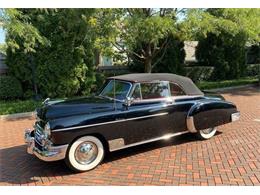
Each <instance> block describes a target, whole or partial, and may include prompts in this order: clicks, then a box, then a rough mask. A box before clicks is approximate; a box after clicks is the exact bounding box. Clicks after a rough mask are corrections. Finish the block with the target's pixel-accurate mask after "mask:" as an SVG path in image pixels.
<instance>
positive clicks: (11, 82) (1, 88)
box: [0, 76, 23, 100]
mask: <svg viewBox="0 0 260 195" xmlns="http://www.w3.org/2000/svg"><path fill="white" fill-rule="evenodd" d="M22 95H23V91H22V86H21V83H20V82H19V81H18V80H17V79H16V78H14V77H11V76H1V77H0V99H2V100H7V99H16V98H21V97H22Z"/></svg>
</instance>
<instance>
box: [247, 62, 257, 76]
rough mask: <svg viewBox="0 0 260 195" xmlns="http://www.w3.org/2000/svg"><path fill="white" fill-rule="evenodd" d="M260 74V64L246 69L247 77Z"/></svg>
mask: <svg viewBox="0 0 260 195" xmlns="http://www.w3.org/2000/svg"><path fill="white" fill-rule="evenodd" d="M258 74H260V64H250V65H247V68H246V76H249V77H250V76H251V77H252V76H257V75H258Z"/></svg>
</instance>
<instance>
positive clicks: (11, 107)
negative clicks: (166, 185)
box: [0, 78, 258, 115]
mask: <svg viewBox="0 0 260 195" xmlns="http://www.w3.org/2000/svg"><path fill="white" fill-rule="evenodd" d="M257 81H258V79H257V78H242V79H238V80H226V81H219V82H209V81H202V82H200V83H198V84H197V86H198V87H199V88H200V89H201V90H205V89H215V88H224V87H231V86H239V85H245V84H253V83H257ZM41 102H42V101H34V100H11V101H8V100H7V101H3V100H1V101H0V115H5V114H14V113H21V112H31V111H34V110H35V109H36V108H37V107H38V106H40V105H41Z"/></svg>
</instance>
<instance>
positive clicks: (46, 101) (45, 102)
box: [42, 98, 50, 105]
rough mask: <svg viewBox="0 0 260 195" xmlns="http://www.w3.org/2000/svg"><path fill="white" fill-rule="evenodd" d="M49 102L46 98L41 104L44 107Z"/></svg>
mask: <svg viewBox="0 0 260 195" xmlns="http://www.w3.org/2000/svg"><path fill="white" fill-rule="evenodd" d="M49 100H50V98H46V99H45V100H44V101H43V102H42V103H43V104H44V105H47V104H48V102H49Z"/></svg>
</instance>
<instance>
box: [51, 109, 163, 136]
mask: <svg viewBox="0 0 260 195" xmlns="http://www.w3.org/2000/svg"><path fill="white" fill-rule="evenodd" d="M167 114H168V112H162V113H158V114H151V115H147V116H141V117H134V118H129V119H122V120H116V121H109V122H104V123H95V124H91V125H83V126H77V127H69V128H63V129H56V130H53V131H52V132H59V131H67V130H71V129H80V128H84V127H95V126H100V125H106V124H112V123H120V122H125V121H132V120H138V119H144V118H150V117H155V116H163V115H167Z"/></svg>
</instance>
